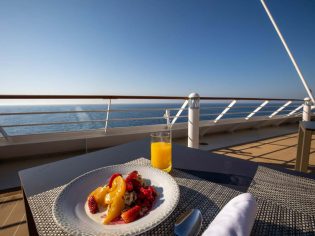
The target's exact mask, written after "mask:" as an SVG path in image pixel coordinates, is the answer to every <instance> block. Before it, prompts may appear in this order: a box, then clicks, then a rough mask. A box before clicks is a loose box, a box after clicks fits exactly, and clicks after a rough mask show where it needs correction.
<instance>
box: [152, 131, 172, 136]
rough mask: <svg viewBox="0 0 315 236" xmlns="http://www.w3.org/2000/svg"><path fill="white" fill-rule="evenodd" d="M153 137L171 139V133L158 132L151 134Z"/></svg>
mask: <svg viewBox="0 0 315 236" xmlns="http://www.w3.org/2000/svg"><path fill="white" fill-rule="evenodd" d="M150 136H151V137H171V132H169V131H157V132H153V133H151V134H150Z"/></svg>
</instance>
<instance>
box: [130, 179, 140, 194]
mask: <svg viewBox="0 0 315 236" xmlns="http://www.w3.org/2000/svg"><path fill="white" fill-rule="evenodd" d="M131 182H132V186H133V188H134V189H135V190H136V191H139V189H140V188H141V183H140V182H139V181H138V180H136V179H132V180H131Z"/></svg>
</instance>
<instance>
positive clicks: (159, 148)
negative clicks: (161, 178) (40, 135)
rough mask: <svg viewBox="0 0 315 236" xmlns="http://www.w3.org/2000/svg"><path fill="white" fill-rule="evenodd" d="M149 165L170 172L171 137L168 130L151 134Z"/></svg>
mask: <svg viewBox="0 0 315 236" xmlns="http://www.w3.org/2000/svg"><path fill="white" fill-rule="evenodd" d="M151 165H152V166H153V167H155V168H158V169H161V170H164V171H166V172H170V171H171V170H172V139H171V133H170V132H165V131H162V132H156V133H152V134H151Z"/></svg>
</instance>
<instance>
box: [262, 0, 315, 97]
mask: <svg viewBox="0 0 315 236" xmlns="http://www.w3.org/2000/svg"><path fill="white" fill-rule="evenodd" d="M260 1H261V3H262V5H263V7H264V9H265V11H266V13H267V15H268V16H269V19H270V21H271V23H272V25H273V27H274V28H275V30H276V32H277V34H278V36H279V38H280V40H281V42H282V44H283V46H284V48H285V50H286V51H287V53H288V55H289V57H290V59H291V62H292V64H293V66H294V68H295V70H296V72H297V73H298V75H299V77H300V79H301V81H302V83H303V85H304V87H305V89H306V92H307V94H308V96H309V97H310V98H311V100H312V102H313V103H315V100H314V97H313V94H312V90H311V89H310V88H309V86H308V84H307V83H306V81H305V79H304V76H303V74H302V72H301V70H300V68H299V66H298V64H297V63H296V61H295V59H294V57H293V55H292V53H291V51H290V49H289V47H288V45H287V43H286V41H285V40H284V38H283V36H282V34H281V32H280V30H279V28H278V26H277V24H276V22H275V20H274V19H273V17H272V15H271V13H270V11H269V9H268V7H267V5H266V3H265V1H264V0H260Z"/></svg>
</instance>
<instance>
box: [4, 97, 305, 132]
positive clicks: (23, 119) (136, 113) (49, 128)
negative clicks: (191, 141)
mask: <svg viewBox="0 0 315 236" xmlns="http://www.w3.org/2000/svg"><path fill="white" fill-rule="evenodd" d="M228 104H229V103H224V102H222V103H201V106H200V107H201V109H200V120H209V121H210V120H213V119H215V118H216V117H217V116H218V115H219V114H220V113H221V112H222V111H223V110H224V108H225V107H226V106H227V105H228ZM260 104H261V102H251V103H246V102H242V103H236V104H235V105H234V106H233V107H232V108H231V109H230V110H229V112H228V113H227V114H225V115H224V116H223V119H230V118H240V117H244V118H245V117H246V116H247V115H248V114H250V113H251V112H252V111H253V110H255V108H256V107H257V106H258V105H260ZM283 104H284V102H271V103H269V104H267V105H266V106H265V107H264V108H263V109H261V110H260V111H259V112H257V113H256V114H255V116H267V115H268V116H269V115H270V114H271V113H272V112H274V111H276V110H277V109H278V108H279V107H281V106H282V105H283ZM300 104H301V103H292V104H290V105H289V106H288V107H286V108H285V109H284V110H283V111H281V112H280V113H278V114H279V115H285V114H288V113H289V112H290V111H291V110H293V109H295V108H296V107H298V106H299V105H300ZM181 105H182V104H179V103H178V104H163V103H159V104H152V103H151V104H112V106H111V109H113V110H130V111H128V112H111V113H110V114H109V119H123V118H143V117H161V118H158V119H150V120H141V119H139V120H137V119H135V120H110V121H109V122H108V128H114V127H129V126H141V125H153V124H166V120H165V119H163V118H162V117H163V115H164V113H165V109H172V108H174V109H179V108H180V107H181ZM142 109H152V110H150V111H143V110H142ZM85 110H104V112H99V113H96V112H80V113H60V114H31V115H3V114H2V113H12V112H49V111H85ZM106 110H107V105H106V104H104V105H34V106H30V105H23V106H22V105H21V106H20V105H19V106H18V105H12V106H11V105H5V106H1V105H0V126H6V125H17V124H34V123H50V122H77V121H88V120H105V119H106ZM176 113H177V111H176V110H171V116H174V115H175V114H176ZM187 113H188V112H187V110H184V111H183V112H182V114H181V115H182V116H187ZM178 122H187V117H181V118H179V119H178V120H177V122H176V123H178ZM104 126H105V122H91V123H79V124H53V125H40V126H20V127H7V128H6V127H4V130H5V131H6V133H7V134H8V135H10V136H13V135H26V134H38V133H52V132H64V131H78V130H91V129H99V128H104Z"/></svg>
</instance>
